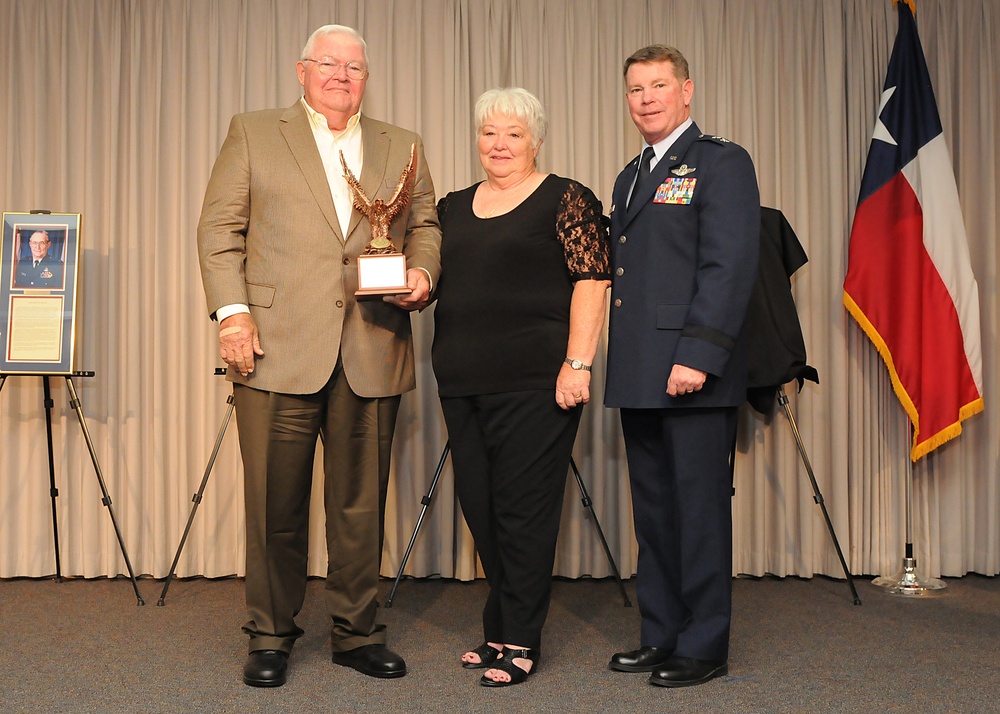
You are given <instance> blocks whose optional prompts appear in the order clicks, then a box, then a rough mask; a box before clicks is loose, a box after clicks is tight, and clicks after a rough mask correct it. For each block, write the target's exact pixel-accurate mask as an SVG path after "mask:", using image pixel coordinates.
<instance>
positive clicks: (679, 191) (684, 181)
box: [653, 178, 698, 206]
mask: <svg viewBox="0 0 1000 714" xmlns="http://www.w3.org/2000/svg"><path fill="white" fill-rule="evenodd" d="M697 183H698V179H696V178H672V179H667V180H666V181H664V182H663V183H661V184H660V186H659V188H657V189H656V195H655V196H653V203H674V204H679V205H682V206H686V205H688V204H689V203H691V199H692V198H694V187H695V185H696V184H697Z"/></svg>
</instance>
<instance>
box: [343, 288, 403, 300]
mask: <svg viewBox="0 0 1000 714" xmlns="http://www.w3.org/2000/svg"><path fill="white" fill-rule="evenodd" d="M412 292H413V289H412V288H407V287H399V288H367V289H364V288H362V289H361V290H355V291H354V297H356V298H358V300H374V299H375V298H380V297H382V296H383V295H406V294H407V293H412Z"/></svg>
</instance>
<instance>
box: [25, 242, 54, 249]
mask: <svg viewBox="0 0 1000 714" xmlns="http://www.w3.org/2000/svg"><path fill="white" fill-rule="evenodd" d="M48 244H49V242H48V241H47V240H42V241H38V240H29V241H28V245H30V246H31V247H32V248H38V247H39V246H43V245H48Z"/></svg>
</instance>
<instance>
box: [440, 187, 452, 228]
mask: <svg viewBox="0 0 1000 714" xmlns="http://www.w3.org/2000/svg"><path fill="white" fill-rule="evenodd" d="M450 195H451V194H450V193H449V194H447V195H445V196H442V197H441V198H440V199H438V205H437V212H438V223H440V222H441V221H442V220H443V219H444V214H446V213H447V212H448V196H450Z"/></svg>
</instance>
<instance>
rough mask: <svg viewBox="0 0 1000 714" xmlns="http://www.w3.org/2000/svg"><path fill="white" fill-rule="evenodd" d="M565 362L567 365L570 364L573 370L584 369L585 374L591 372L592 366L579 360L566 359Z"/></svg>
mask: <svg viewBox="0 0 1000 714" xmlns="http://www.w3.org/2000/svg"><path fill="white" fill-rule="evenodd" d="M563 362H565V363H566V364H568V365H569V366H570V367H572V368H573V369H582V370H584V371H585V372H589V371H590V365H589V364H584V363H583V362H581V361H580V360H578V359H570V358H569V357H567V358H566V359H564V360H563Z"/></svg>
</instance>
